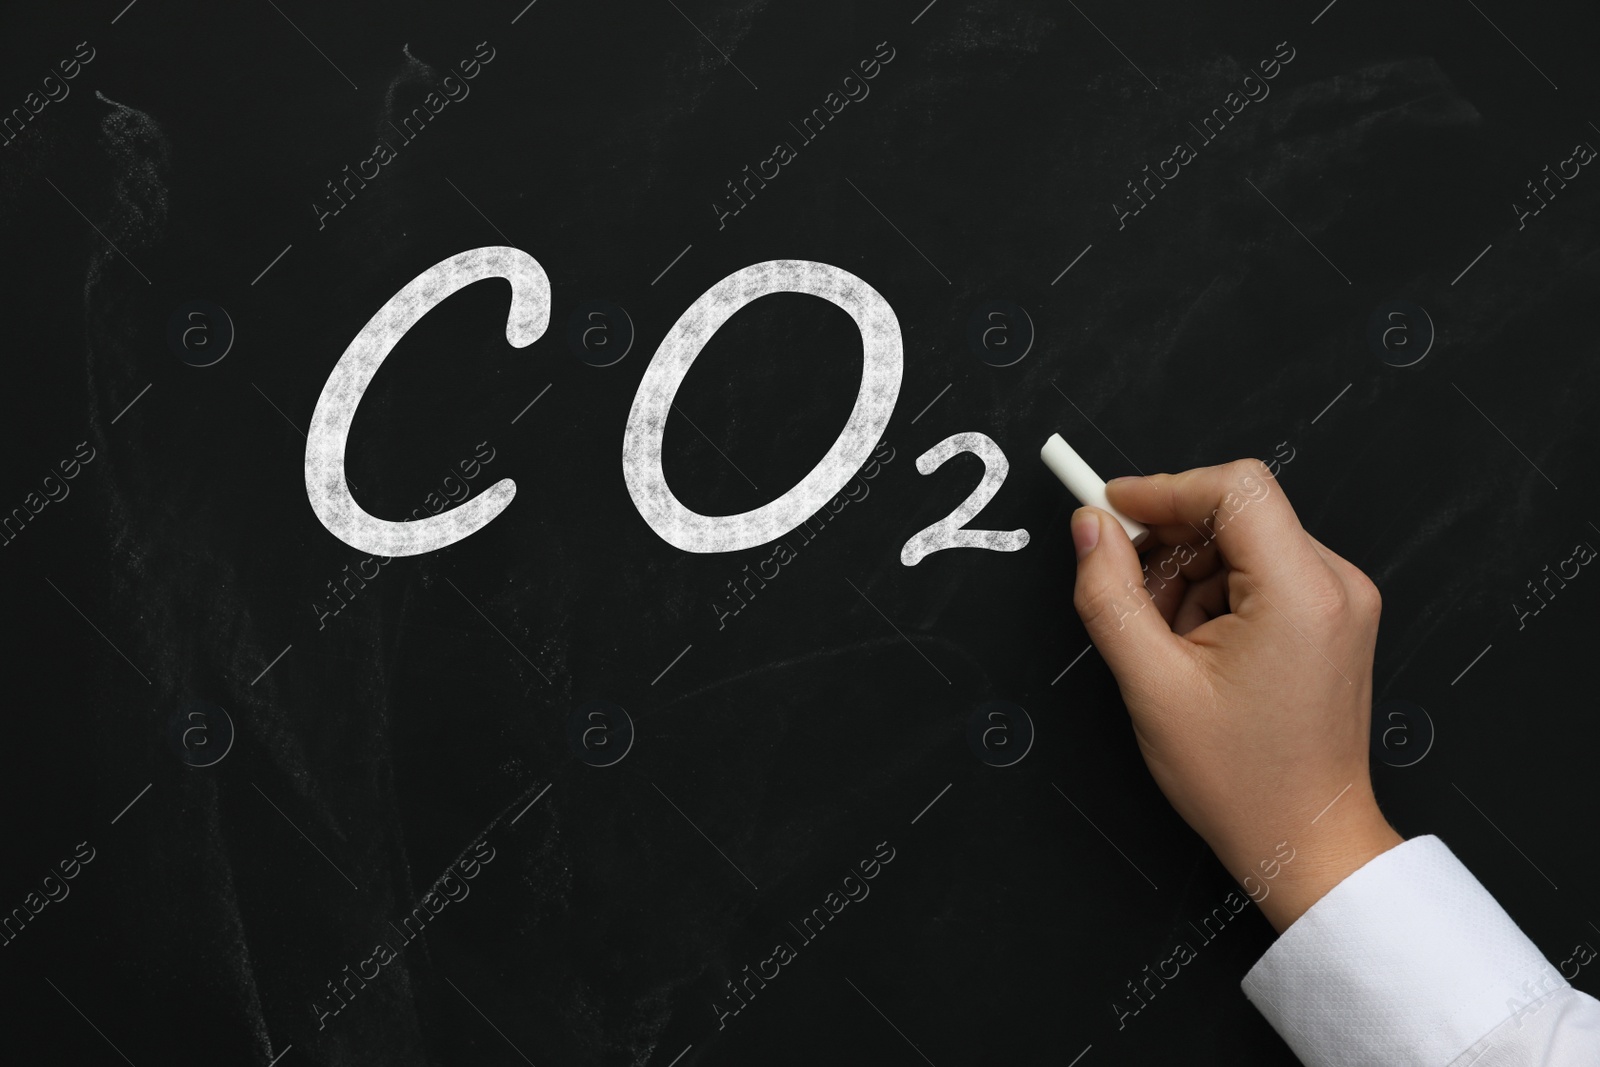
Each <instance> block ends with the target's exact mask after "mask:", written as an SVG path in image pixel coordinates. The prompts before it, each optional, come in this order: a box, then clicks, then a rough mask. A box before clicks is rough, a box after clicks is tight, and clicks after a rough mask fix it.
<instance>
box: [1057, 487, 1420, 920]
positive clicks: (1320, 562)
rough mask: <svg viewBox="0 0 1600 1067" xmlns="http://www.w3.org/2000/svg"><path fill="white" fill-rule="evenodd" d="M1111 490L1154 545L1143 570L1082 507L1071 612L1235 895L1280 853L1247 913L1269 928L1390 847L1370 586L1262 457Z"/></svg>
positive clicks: (1106, 525) (1127, 545)
mask: <svg viewBox="0 0 1600 1067" xmlns="http://www.w3.org/2000/svg"><path fill="white" fill-rule="evenodd" d="M1106 494H1107V499H1108V500H1109V501H1110V502H1111V504H1112V505H1113V506H1114V507H1116V508H1118V509H1119V510H1121V511H1122V512H1123V514H1125V515H1127V516H1128V517H1129V518H1132V519H1137V520H1138V521H1140V522H1142V523H1144V524H1145V525H1146V526H1149V527H1150V529H1151V538H1150V541H1149V542H1148V544H1149V545H1151V546H1153V547H1151V548H1150V549H1149V550H1148V555H1147V558H1146V560H1145V562H1144V566H1143V568H1141V563H1140V559H1139V556H1138V554H1137V553H1136V552H1135V551H1134V548H1133V544H1132V543H1131V542H1130V541H1129V540H1128V535H1127V533H1126V532H1125V531H1124V530H1123V528H1122V525H1121V524H1120V523H1119V522H1117V520H1116V519H1115V518H1114V517H1112V516H1111V515H1110V514H1109V513H1107V512H1104V511H1102V510H1100V509H1099V508H1093V507H1083V508H1079V509H1078V510H1077V511H1075V512H1074V513H1073V516H1072V533H1073V541H1074V544H1075V545H1076V546H1077V551H1078V577H1077V585H1076V588H1075V591H1074V595H1073V605H1074V607H1075V608H1076V609H1077V611H1078V614H1079V616H1080V617H1081V618H1082V619H1083V622H1084V625H1085V626H1086V627H1087V628H1088V631H1089V637H1090V639H1091V640H1092V641H1093V642H1094V644H1095V647H1096V648H1098V649H1099V650H1100V653H1101V655H1102V656H1104V657H1105V660H1106V662H1107V663H1108V664H1109V665H1110V667H1111V671H1112V673H1113V674H1114V675H1115V676H1116V679H1117V685H1118V687H1119V688H1120V690H1121V692H1122V699H1123V701H1124V703H1126V704H1127V707H1128V712H1129V714H1130V715H1131V716H1132V719H1133V728H1134V734H1135V736H1136V737H1137V738H1138V742H1139V748H1140V751H1141V752H1142V753H1143V754H1144V759H1145V763H1146V765H1147V766H1148V767H1149V768H1150V773H1151V774H1152V775H1153V776H1154V777H1155V780H1156V784H1157V785H1158V786H1160V787H1161V791H1162V793H1164V794H1165V795H1166V797H1167V799H1168V801H1170V802H1171V803H1172V806H1173V807H1174V808H1175V809H1176V810H1177V812H1178V814H1179V815H1181V816H1182V817H1183V819H1184V821H1186V822H1187V823H1188V824H1189V825H1190V826H1191V827H1193V828H1194V830H1195V832H1197V833H1198V834H1199V835H1200V836H1201V837H1202V838H1204V839H1205V841H1206V843H1207V844H1208V845H1210V846H1211V849H1212V851H1213V852H1215V853H1216V855H1217V858H1218V859H1220V860H1221V861H1222V863H1223V865H1224V866H1225V867H1227V869H1228V871H1229V873H1231V874H1232V875H1233V876H1234V878H1235V879H1237V880H1239V881H1240V882H1241V883H1245V884H1247V885H1248V884H1249V883H1247V882H1246V881H1245V880H1246V879H1247V878H1248V877H1250V876H1251V875H1254V876H1255V879H1256V880H1259V879H1260V877H1261V870H1264V869H1265V868H1262V869H1260V870H1258V866H1259V865H1260V864H1262V863H1263V862H1267V861H1269V860H1270V859H1271V858H1272V857H1274V856H1279V858H1281V854H1279V853H1278V852H1277V848H1278V846H1279V845H1280V843H1283V842H1287V844H1288V847H1290V848H1292V849H1293V852H1292V855H1293V856H1294V860H1293V862H1292V863H1288V864H1283V865H1281V866H1280V867H1277V868H1276V869H1277V877H1276V879H1275V880H1274V882H1273V884H1272V886H1271V891H1270V892H1268V893H1266V894H1265V895H1263V896H1262V897H1260V898H1259V899H1257V903H1258V904H1259V905H1260V907H1261V910H1262V912H1263V913H1264V914H1265V915H1266V917H1267V919H1268V921H1269V922H1271V923H1272V925H1273V926H1274V928H1276V929H1277V930H1278V931H1279V932H1282V931H1283V930H1285V929H1287V928H1288V926H1289V924H1290V923H1292V922H1294V921H1295V919H1297V918H1299V917H1300V915H1302V914H1303V913H1304V912H1305V911H1306V909H1307V908H1309V907H1310V906H1311V905H1312V904H1314V903H1315V902H1316V901H1317V900H1318V899H1320V898H1321V897H1322V895H1323V894H1324V893H1326V892H1327V891H1328V890H1329V889H1332V888H1333V887H1334V886H1335V885H1337V884H1338V883H1339V882H1340V881H1342V880H1343V879H1344V878H1345V877H1346V876H1347V875H1349V874H1351V873H1352V872H1354V871H1355V870H1356V869H1357V868H1359V867H1360V866H1361V865H1362V864H1364V863H1366V862H1367V861H1368V860H1370V859H1372V858H1373V857H1374V856H1377V855H1378V854H1380V853H1382V852H1384V851H1386V850H1387V849H1389V848H1391V847H1393V846H1394V845H1397V844H1399V843H1400V841H1401V840H1402V839H1401V837H1400V835H1399V834H1397V833H1395V831H1394V830H1393V828H1391V827H1390V826H1389V824H1388V822H1387V821H1386V820H1385V819H1384V817H1383V815H1382V814H1381V813H1380V812H1379V810H1378V804H1377V800H1376V798H1375V797H1374V796H1373V792H1372V782H1371V778H1370V776H1369V773H1368V763H1367V759H1368V746H1369V729H1370V722H1371V717H1372V656H1373V647H1374V645H1375V643H1376V641H1377V634H1378V615H1379V610H1380V608H1381V600H1380V597H1379V595H1378V590H1377V587H1376V586H1374V585H1373V584H1372V581H1371V580H1370V579H1369V578H1367V576H1366V575H1365V574H1363V573H1362V572H1361V570H1360V568H1358V567H1356V566H1355V565H1354V564H1352V563H1350V562H1349V561H1348V560H1346V559H1344V558H1343V557H1341V556H1339V555H1338V554H1337V553H1335V552H1333V551H1332V550H1331V549H1329V548H1328V547H1327V546H1325V545H1324V544H1322V543H1321V542H1320V541H1318V540H1317V539H1316V538H1315V537H1312V536H1311V535H1310V534H1309V533H1307V532H1306V530H1305V529H1304V528H1303V527H1302V526H1301V525H1300V519H1299V517H1298V516H1297V515H1296V514H1295V511H1294V509H1293V508H1292V507H1291V506H1290V505H1289V501H1288V499H1287V497H1285V495H1284V493H1283V490H1282V487H1281V486H1279V485H1278V484H1277V482H1276V480H1275V479H1274V478H1273V476H1272V474H1271V472H1270V471H1269V470H1268V469H1267V467H1266V465H1265V464H1264V463H1262V462H1261V461H1259V460H1238V461H1236V462H1233V463H1227V464H1223V465H1220V466H1215V467H1199V468H1196V469H1194V470H1189V471H1184V472H1183V473H1181V474H1155V475H1150V476H1143V477H1133V478H1118V479H1115V480H1113V481H1112V482H1110V483H1109V484H1108V485H1107V487H1106ZM1251 896H1252V898H1255V894H1254V893H1252V894H1251Z"/></svg>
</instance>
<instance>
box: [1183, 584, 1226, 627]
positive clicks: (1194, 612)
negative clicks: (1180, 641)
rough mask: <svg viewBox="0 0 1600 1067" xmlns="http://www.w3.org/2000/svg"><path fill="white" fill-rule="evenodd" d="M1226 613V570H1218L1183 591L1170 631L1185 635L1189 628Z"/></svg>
mask: <svg viewBox="0 0 1600 1067" xmlns="http://www.w3.org/2000/svg"><path fill="white" fill-rule="evenodd" d="M1227 613H1228V572H1227V571H1218V572H1217V573H1215V574H1213V575H1212V576H1211V577H1209V578H1207V579H1205V581H1202V582H1195V583H1194V584H1192V585H1190V586H1189V588H1188V589H1187V590H1186V591H1185V593H1184V596H1183V600H1182V602H1181V603H1179V605H1178V610H1177V613H1176V615H1175V616H1174V618H1173V622H1172V632H1173V633H1175V634H1178V635H1179V636H1180V637H1181V636H1186V635H1187V634H1188V633H1189V631H1190V630H1193V629H1194V628H1195V627H1197V626H1202V625H1204V624H1205V623H1208V622H1210V621H1211V620H1212V619H1214V618H1216V617H1217V616H1218V615H1226V614H1227Z"/></svg>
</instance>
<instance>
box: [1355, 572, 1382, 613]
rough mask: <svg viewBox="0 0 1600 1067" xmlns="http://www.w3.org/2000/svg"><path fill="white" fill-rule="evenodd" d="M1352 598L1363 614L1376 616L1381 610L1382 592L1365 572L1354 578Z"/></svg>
mask: <svg viewBox="0 0 1600 1067" xmlns="http://www.w3.org/2000/svg"><path fill="white" fill-rule="evenodd" d="M1354 599H1355V603H1356V606H1357V607H1358V608H1360V610H1361V612H1362V613H1363V614H1365V615H1368V616H1371V617H1376V616H1378V615H1380V614H1382V612H1383V593H1382V592H1380V591H1379V589H1378V586H1377V583H1375V582H1374V581H1373V580H1372V579H1371V578H1368V577H1367V576H1366V575H1365V574H1360V575H1358V577H1357V578H1356V579H1355V582H1354Z"/></svg>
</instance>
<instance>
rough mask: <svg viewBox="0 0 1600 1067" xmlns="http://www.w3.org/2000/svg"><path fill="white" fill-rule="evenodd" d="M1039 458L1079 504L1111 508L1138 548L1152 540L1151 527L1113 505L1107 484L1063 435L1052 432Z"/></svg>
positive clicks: (1103, 509) (1134, 545) (1106, 509)
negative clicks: (1107, 491) (1062, 437)
mask: <svg viewBox="0 0 1600 1067" xmlns="http://www.w3.org/2000/svg"><path fill="white" fill-rule="evenodd" d="M1039 458H1040V459H1042V460H1044V465H1045V466H1046V467H1049V468H1050V473H1052V474H1054V475H1055V476H1056V477H1057V478H1060V479H1061V484H1062V485H1064V486H1066V487H1067V490H1068V491H1069V492H1071V493H1072V495H1073V496H1075V497H1077V498H1078V503H1080V504H1084V505H1088V506H1090V507H1096V508H1099V509H1101V510H1102V511H1108V512H1110V513H1111V514H1112V515H1114V516H1116V519H1117V521H1118V522H1120V523H1122V528H1123V529H1124V530H1126V531H1127V533H1128V539H1129V540H1130V541H1132V542H1133V547H1134V549H1135V551H1137V550H1138V549H1139V548H1141V547H1142V546H1143V545H1144V543H1145V541H1147V540H1149V538H1150V528H1149V527H1147V526H1145V525H1144V524H1143V523H1140V522H1135V521H1134V520H1132V519H1130V518H1128V517H1127V516H1126V515H1124V514H1123V513H1122V512H1120V511H1118V510H1117V509H1116V508H1114V507H1112V506H1111V503H1110V501H1108V500H1106V483H1105V482H1104V481H1103V480H1102V479H1101V477H1100V476H1099V475H1098V474H1096V473H1095V472H1094V470H1093V469H1092V468H1091V467H1090V466H1089V465H1088V464H1087V463H1085V462H1084V461H1083V457H1082V456H1080V455H1078V453H1077V452H1075V451H1073V449H1072V446H1071V445H1069V444H1067V443H1066V442H1065V441H1063V440H1062V439H1061V435H1060V434H1058V433H1053V434H1051V435H1050V440H1048V441H1046V442H1045V443H1044V447H1043V448H1041V449H1040V450H1039Z"/></svg>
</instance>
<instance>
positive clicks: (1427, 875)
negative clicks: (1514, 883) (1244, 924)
mask: <svg viewBox="0 0 1600 1067" xmlns="http://www.w3.org/2000/svg"><path fill="white" fill-rule="evenodd" d="M1241 984H1242V987H1243V989H1244V994H1245V996H1246V997H1248V998H1249V999H1250V1002H1251V1003H1253V1004H1254V1005H1255V1006H1256V1007H1257V1008H1258V1009H1259V1010H1260V1012H1261V1014H1262V1015H1264V1016H1266V1019H1267V1021H1268V1022H1269V1023H1271V1024H1272V1028H1273V1029H1274V1030H1276V1031H1277V1032H1278V1035H1279V1036H1280V1037H1282V1038H1283V1040H1284V1041H1285V1042H1286V1043H1287V1044H1288V1046H1289V1047H1290V1048H1291V1049H1292V1050H1293V1051H1294V1053H1295V1055H1296V1056H1298V1057H1300V1060H1301V1062H1302V1063H1304V1064H1306V1067H1347V1065H1348V1067H1355V1065H1358V1064H1384V1065H1402V1067H1412V1065H1414V1067H1438V1065H1440V1064H1447V1063H1450V1062H1451V1061H1452V1060H1454V1059H1456V1058H1457V1057H1458V1056H1459V1055H1460V1054H1461V1053H1462V1051H1463V1050H1465V1049H1466V1048H1468V1047H1469V1046H1470V1045H1472V1043H1473V1042H1474V1041H1476V1040H1478V1038H1480V1037H1482V1036H1483V1035H1485V1034H1487V1033H1488V1032H1489V1031H1490V1030H1493V1029H1494V1028H1495V1027H1496V1026H1498V1025H1499V1024H1500V1023H1501V1022H1503V1021H1505V1020H1506V1019H1507V1018H1509V1017H1510V1016H1511V1015H1513V1014H1514V1013H1515V1012H1516V1011H1517V1009H1518V1008H1519V1007H1520V1006H1522V1005H1524V1004H1526V1003H1527V1002H1529V1001H1532V1000H1534V999H1537V998H1539V997H1542V996H1545V995H1547V994H1549V993H1553V992H1555V991H1556V990H1558V989H1562V988H1566V987H1567V982H1566V980H1565V979H1564V978H1562V977H1561V975H1560V973H1559V972H1558V971H1556V970H1555V969H1554V968H1553V967H1551V966H1550V964H1549V963H1548V962H1546V961H1545V958H1544V956H1543V954H1541V953H1540V951H1539V949H1538V948H1537V947H1536V946H1535V945H1534V944H1533V942H1532V941H1529V940H1528V938H1527V936H1526V935H1524V934H1523V932H1522V931H1521V930H1520V929H1518V927H1517V924H1516V923H1515V922H1513V921H1512V920H1511V917H1510V916H1509V915H1507V914H1506V913H1505V911H1504V909H1502V908H1501V907H1500V905H1499V904H1498V903H1496V902H1495V899H1494V897H1492V896H1490V895H1489V891H1488V890H1486V889H1485V888H1484V887H1483V886H1482V885H1481V884H1480V883H1479V882H1478V880H1477V879H1476V878H1474V877H1473V876H1472V872H1471V871H1469V870H1467V868H1466V867H1465V866H1464V865H1463V864H1462V863H1461V861H1460V860H1458V859H1457V858H1456V857H1455V854H1454V853H1452V852H1451V851H1450V850H1449V849H1448V848H1446V847H1445V844H1444V842H1443V841H1441V840H1439V839H1438V838H1437V837H1435V836H1433V835H1431V834H1430V835H1426V836H1423V837H1415V838H1412V839H1411V840H1409V841H1405V842H1403V843H1401V844H1399V845H1396V846H1395V847H1393V848H1391V849H1389V850H1388V851H1387V852H1384V853H1381V854H1380V855H1378V856H1376V857H1374V858H1373V859H1371V860H1369V861H1368V862H1367V863H1366V864H1365V865H1364V866H1362V867H1361V868H1360V869H1359V870H1357V871H1355V872H1354V873H1353V874H1351V875H1349V876H1348V877H1347V878H1345V880H1344V881H1342V882H1340V883H1339V884H1338V885H1336V886H1334V887H1333V889H1331V890H1329V892H1328V893H1327V894H1326V895H1325V896H1323V897H1322V899H1321V900H1318V901H1317V902H1316V903H1315V904H1313V905H1312V906H1311V907H1310V909H1309V910H1307V911H1306V912H1305V914H1303V915H1302V916H1300V918H1299V919H1297V920H1296V921H1295V922H1294V923H1293V924H1292V925H1291V926H1290V927H1289V929H1287V930H1285V931H1284V932H1283V934H1282V935H1281V936H1280V937H1279V938H1278V940H1277V941H1276V942H1275V943H1274V944H1273V946H1272V947H1271V948H1270V949H1268V950H1267V952H1266V954H1265V955H1263V956H1262V957H1261V959H1260V960H1258V961H1257V962H1256V965H1255V966H1254V967H1252V968H1251V969H1250V973H1249V974H1247V975H1245V978H1244V981H1243V983H1241Z"/></svg>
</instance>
